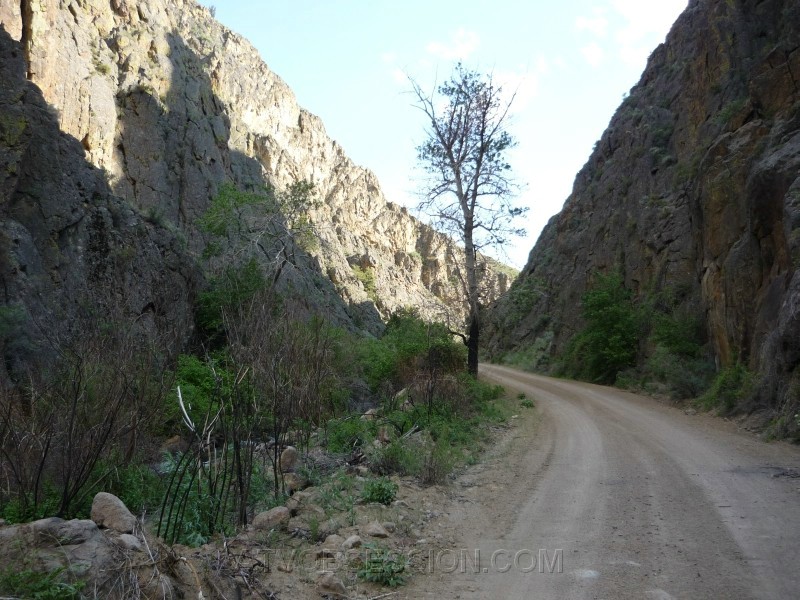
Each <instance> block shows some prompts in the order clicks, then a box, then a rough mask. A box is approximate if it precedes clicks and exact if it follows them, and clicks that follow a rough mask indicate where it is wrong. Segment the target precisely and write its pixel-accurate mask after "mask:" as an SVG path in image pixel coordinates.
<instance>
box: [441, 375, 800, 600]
mask: <svg viewBox="0 0 800 600" xmlns="http://www.w3.org/2000/svg"><path fill="white" fill-rule="evenodd" d="M481 375H482V377H484V378H486V379H489V380H494V381H496V382H498V383H501V384H502V385H504V386H505V387H506V389H507V390H508V391H509V392H514V393H518V392H523V393H525V394H526V395H527V396H528V397H529V398H533V399H534V400H535V403H536V407H537V409H538V410H539V411H540V412H541V419H542V420H541V423H540V425H539V428H538V430H537V432H536V435H535V436H533V437H532V445H531V447H530V448H529V449H523V450H522V452H521V453H520V454H521V455H522V456H521V457H520V458H519V459H518V460H516V462H515V461H514V460H513V458H514V456H513V455H512V456H509V457H508V459H509V463H513V466H511V467H509V468H513V469H514V477H513V478H512V483H509V484H508V489H507V490H505V492H504V493H502V494H499V495H498V498H497V502H498V503H500V502H503V500H504V499H507V501H508V503H509V506H508V507H507V509H508V511H509V512H508V514H509V518H508V520H507V521H505V522H502V521H503V520H502V519H500V518H498V519H497V520H496V521H497V522H496V523H495V527H494V533H495V535H488V533H487V531H477V532H474V534H473V539H472V542H473V543H474V545H475V546H476V547H478V548H479V549H480V550H481V566H482V567H483V568H481V569H479V570H478V571H479V572H478V573H477V574H473V575H471V576H470V575H467V577H468V579H469V581H468V586H467V585H466V584H465V582H464V581H463V580H462V581H461V582H458V585H457V586H456V587H457V589H459V590H460V591H459V593H458V596H459V597H462V598H463V597H474V598H509V599H516V598H525V599H543V600H544V599H549V598H559V599H561V598H608V599H621V598H652V599H664V600H667V599H669V598H736V599H746V598H776V599H777V598H781V599H783V598H800V478H799V477H798V476H800V449H798V448H797V447H794V446H791V445H789V444H785V443H772V444H770V443H765V442H761V441H759V440H758V439H756V438H755V437H754V436H752V435H751V434H747V433H744V432H739V431H737V430H736V428H735V427H734V426H733V425H732V424H731V423H727V422H725V421H723V420H721V419H716V418H713V417H709V416H705V415H687V414H685V413H684V412H683V411H681V410H678V409H676V408H674V407H670V406H665V405H663V404H660V403H658V402H656V401H654V400H652V399H649V398H644V397H641V396H637V395H635V394H631V393H627V392H623V391H620V390H617V389H613V388H606V387H601V386H596V385H591V384H586V383H577V382H569V381H563V380H556V379H551V378H547V377H542V376H537V375H532V374H528V373H522V372H519V371H515V370H513V369H510V368H506V367H499V366H492V365H481ZM526 453H527V455H528V456H527V457H526V456H525V454H526ZM512 488H518V489H516V491H515V490H514V489H512ZM498 514H499V513H498ZM473 522H475V521H473ZM501 522H502V524H501ZM477 523H480V521H479V520H478V521H477ZM478 528H480V525H478ZM484 529H488V528H487V527H484ZM464 539H465V540H469V534H465V538H464ZM498 548H502V549H504V550H506V551H507V552H506V554H505V555H501V556H500V557H499V560H498V561H495V560H494V559H491V558H488V559H487V556H490V555H491V554H492V553H493V552H496V551H497V549H498ZM522 550H526V551H528V550H529V551H530V553H527V554H526V553H524V552H523V553H522V554H521V555H520V556H521V558H520V560H519V561H518V562H519V564H513V562H514V561H513V559H511V557H513V556H516V554H515V553H516V552H518V551H522ZM540 550H543V551H544V552H545V554H544V555H541V554H540ZM557 550H561V551H563V554H562V555H561V556H562V557H563V561H562V564H560V565H559V564H556V563H555V562H554V559H555V557H556V551H557ZM532 556H537V557H538V558H539V564H538V565H536V568H532V567H533V566H534V563H533V562H532V560H531V559H532ZM542 558H545V561H542V560H541V559H542ZM547 560H549V561H550V562H549V563H548V562H547ZM542 562H544V564H542ZM494 563H499V564H494ZM509 564H511V568H509V569H505V567H506V566H508V565H509ZM550 571H554V572H552V573H551V572H550ZM558 571H561V572H558ZM454 583H455V582H454Z"/></svg>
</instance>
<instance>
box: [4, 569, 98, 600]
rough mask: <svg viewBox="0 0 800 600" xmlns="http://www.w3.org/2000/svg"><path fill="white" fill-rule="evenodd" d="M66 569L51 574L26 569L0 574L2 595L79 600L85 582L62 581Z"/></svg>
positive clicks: (35, 598)
mask: <svg viewBox="0 0 800 600" xmlns="http://www.w3.org/2000/svg"><path fill="white" fill-rule="evenodd" d="M63 572H64V568H63V567H62V568H59V569H56V570H54V571H50V572H49V573H41V572H38V571H32V570H30V569H26V570H24V571H3V572H2V573H0V593H3V594H10V595H12V596H14V597H16V598H26V599H30V600H79V599H80V598H81V589H82V588H83V586H84V583H83V582H80V581H79V582H74V583H67V582H64V581H62V579H63Z"/></svg>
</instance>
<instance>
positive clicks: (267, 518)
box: [253, 506, 292, 531]
mask: <svg viewBox="0 0 800 600" xmlns="http://www.w3.org/2000/svg"><path fill="white" fill-rule="evenodd" d="M291 517H292V513H291V512H289V509H288V508H286V507H285V506H276V507H275V508H271V509H270V510H268V511H266V512H262V513H259V514H257V515H256V516H255V518H254V519H253V527H255V528H256V529H258V530H262V531H264V530H270V529H275V528H277V527H281V526H284V525H286V523H288V522H289V519H290V518H291Z"/></svg>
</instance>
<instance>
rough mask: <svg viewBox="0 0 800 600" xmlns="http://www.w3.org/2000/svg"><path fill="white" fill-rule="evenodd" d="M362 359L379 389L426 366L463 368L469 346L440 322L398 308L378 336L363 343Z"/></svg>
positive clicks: (446, 369) (449, 370)
mask: <svg viewBox="0 0 800 600" xmlns="http://www.w3.org/2000/svg"><path fill="white" fill-rule="evenodd" d="M359 349H360V354H359V357H358V360H359V363H360V364H361V365H362V367H363V371H364V378H365V379H366V381H367V383H369V385H370V387H371V388H372V389H373V390H375V391H377V390H379V388H381V386H382V385H385V384H389V385H390V386H391V388H392V389H394V390H397V389H400V388H402V387H404V386H405V385H407V384H408V383H410V382H411V381H413V379H414V378H415V377H416V375H417V374H418V373H419V372H420V371H422V370H425V369H427V370H428V371H429V372H430V371H431V370H433V371H436V372H437V373H438V374H444V373H452V372H456V371H459V370H462V369H463V368H464V366H465V364H466V348H464V346H463V345H462V344H458V343H456V342H454V341H453V338H452V336H451V335H450V333H449V331H448V330H447V328H446V327H445V326H444V325H443V324H441V323H427V322H425V321H423V320H422V319H420V318H419V316H418V315H417V313H416V312H415V311H413V310H399V311H397V312H396V313H395V314H393V315H392V317H391V318H390V319H389V322H388V323H387V324H386V331H385V332H384V334H383V336H382V337H381V339H379V340H373V341H371V342H368V343H365V344H361V345H360V347H359Z"/></svg>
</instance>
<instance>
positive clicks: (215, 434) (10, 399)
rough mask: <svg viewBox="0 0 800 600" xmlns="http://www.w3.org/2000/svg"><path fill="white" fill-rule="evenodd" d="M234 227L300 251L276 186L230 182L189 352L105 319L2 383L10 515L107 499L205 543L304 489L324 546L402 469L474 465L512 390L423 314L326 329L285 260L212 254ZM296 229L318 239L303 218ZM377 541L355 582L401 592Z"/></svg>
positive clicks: (1, 500)
mask: <svg viewBox="0 0 800 600" xmlns="http://www.w3.org/2000/svg"><path fill="white" fill-rule="evenodd" d="M309 191H310V189H309V188H308V187H304V188H302V189H300V188H295V189H294V192H296V193H297V194H300V196H303V194H307V193H309ZM294 202H295V203H296V204H298V205H301V206H305V205H307V204H308V199H307V198H305V197H304V196H303V197H300V198H299V199H298V197H295V198H294ZM234 222H236V223H238V225H237V227H245V226H246V228H247V232H248V233H247V235H252V236H253V237H254V238H258V240H259V243H260V247H259V248H257V251H263V248H264V246H265V243H266V242H265V240H269V239H271V236H272V235H273V233H270V232H277V233H274V243H275V244H277V245H278V247H279V250H278V256H282V257H283V260H284V262H285V261H286V260H289V258H290V257H291V252H292V249H291V246H290V244H289V243H287V242H286V241H285V239H283V238H281V237H280V235H279V234H280V230H281V228H286V227H288V225H287V223H286V222H285V221H282V220H281V219H280V218H278V217H276V216H275V215H274V202H273V201H272V200H269V196H258V195H253V194H242V193H239V192H237V191H236V190H233V189H231V188H223V189H222V190H221V193H220V196H218V197H217V198H216V199H215V201H214V202H213V203H212V207H211V209H210V210H209V212H208V213H207V214H206V215H205V217H204V218H203V220H202V223H201V224H202V225H203V226H204V227H205V228H206V229H207V231H208V232H209V235H210V239H211V242H210V243H209V248H210V250H209V252H207V260H208V261H209V267H208V269H209V274H210V277H209V279H210V282H211V284H210V287H209V288H208V289H207V290H206V291H205V292H204V293H203V294H202V295H200V297H199V298H198V304H197V326H198V331H199V339H198V340H197V343H196V345H195V348H196V350H195V351H193V352H191V353H185V354H181V355H178V356H169V355H168V354H167V352H166V348H167V347H168V345H167V344H166V343H165V344H161V345H159V344H158V343H154V342H153V341H152V340H149V341H144V340H143V339H142V337H141V336H139V335H137V333H136V330H135V329H134V328H133V327H132V326H131V325H129V324H125V323H101V324H98V325H97V327H96V330H95V331H92V332H84V334H83V335H81V336H78V337H76V338H75V341H74V342H71V343H64V342H62V341H60V340H55V339H50V340H47V344H49V346H48V348H47V350H48V352H47V353H44V352H42V353H41V355H42V356H45V354H46V356H47V360H48V361H52V362H49V364H48V366H46V365H45V364H39V365H35V364H32V365H31V366H30V368H29V370H28V372H27V374H26V377H25V378H20V379H18V380H17V381H16V382H15V383H14V385H9V386H3V387H2V388H0V475H2V479H0V481H2V484H1V487H0V518H3V519H5V520H6V521H7V522H8V523H19V522H26V521H30V520H33V519H38V518H43V517H49V516H59V517H63V518H73V517H81V518H86V517H87V516H88V515H89V511H90V507H91V502H92V499H93V497H94V495H95V494H96V493H97V492H99V491H106V492H111V493H113V494H115V495H117V496H118V497H119V498H120V499H122V500H123V502H124V503H125V504H126V505H127V506H128V508H130V509H131V511H133V512H134V513H135V514H137V515H140V516H143V518H144V522H145V524H146V527H147V528H148V529H149V530H150V531H151V532H153V533H155V534H157V535H158V536H160V537H161V538H162V539H163V540H164V541H165V542H166V543H168V544H173V543H181V544H185V545H189V546H199V545H202V544H205V543H207V542H209V541H213V540H214V539H217V538H220V537H221V536H225V537H230V536H234V535H236V533H237V532H239V531H242V530H243V529H244V528H245V527H247V526H248V525H252V524H253V521H254V517H255V516H256V515H258V514H259V513H262V512H265V511H268V510H269V509H271V508H273V507H278V506H282V505H284V504H286V503H287V502H288V501H289V499H290V498H291V497H292V496H293V495H294V494H297V493H298V492H299V491H300V490H303V489H304V488H308V487H309V486H310V487H311V488H312V489H314V490H316V491H315V492H314V496H313V497H314V502H315V503H316V505H317V506H318V507H319V511H320V512H319V514H314V515H312V516H307V517H306V518H304V520H303V521H302V524H301V525H298V526H297V527H295V531H293V532H292V534H291V537H293V538H297V537H299V538H301V539H305V540H307V541H308V542H310V543H315V542H319V541H322V540H323V539H325V537H326V535H328V534H330V533H331V531H335V529H333V530H332V529H331V524H330V522H331V520H332V519H336V520H337V523H338V524H339V526H345V525H348V524H349V525H354V524H355V521H356V508H357V507H358V506H360V505H368V506H369V505H373V504H377V505H381V506H390V505H392V503H393V502H394V501H395V498H396V495H397V492H398V483H397V482H398V477H404V478H414V480H415V481H417V482H418V483H419V484H420V485H431V484H440V483H443V482H445V481H446V480H447V478H448V477H449V476H450V474H451V473H453V471H454V469H457V468H458V467H459V466H461V465H464V464H467V463H473V462H475V461H477V460H478V454H479V452H480V451H481V448H482V446H483V445H484V444H485V443H486V442H488V441H489V439H490V427H492V426H495V425H499V424H502V423H503V422H505V420H506V418H507V417H508V416H509V413H508V408H507V406H506V403H504V402H502V401H500V398H501V395H502V389H501V388H499V387H497V386H491V385H488V384H485V383H483V382H480V381H478V380H476V379H475V378H474V377H472V376H470V375H468V374H467V373H466V362H467V357H466V348H465V346H464V344H463V343H461V342H460V341H455V340H454V338H453V336H452V334H451V333H450V332H449V331H448V329H447V328H446V327H445V326H444V325H442V324H438V323H432V322H427V321H425V320H423V319H422V318H420V317H419V315H418V314H417V313H416V312H415V311H414V310H412V309H409V310H403V311H399V312H398V313H396V314H395V315H393V316H392V318H391V319H390V320H389V322H388V323H387V324H386V328H385V331H384V333H383V334H382V335H381V336H380V337H378V338H371V337H364V336H363V335H358V334H354V333H350V332H347V331H344V330H342V329H338V328H336V327H333V326H331V325H330V324H328V323H326V322H325V321H324V320H323V319H322V318H320V317H319V316H317V315H314V314H311V313H310V312H309V311H307V310H304V309H302V308H298V304H297V303H294V302H291V301H290V300H289V298H288V297H287V295H286V292H285V291H282V290H281V289H280V286H278V285H276V282H277V281H278V275H279V273H278V275H276V272H277V271H279V270H280V269H282V268H283V267H284V262H281V261H277V262H276V263H272V264H271V266H270V268H269V269H265V268H264V267H263V264H262V263H259V262H258V261H256V260H255V257H254V256H252V255H248V254H247V252H245V251H241V252H239V253H238V254H237V257H238V260H237V261H229V262H227V263H225V264H222V263H217V262H216V257H217V256H219V254H218V252H219V250H220V249H221V248H225V247H226V246H228V247H229V246H230V243H231V242H230V240H229V239H228V237H227V236H229V234H230V230H231V228H232V227H233V223H234ZM295 222H296V223H300V224H301V225H300V226H301V228H302V232H303V235H304V236H305V235H307V234H308V229H307V228H308V220H307V219H303V218H302V215H300V216H298V217H297V218H296V220H295ZM242 223H244V225H242ZM259 227H262V228H266V230H267V233H269V235H267V233H264V234H263V235H262V234H261V233H259V232H258V228H259ZM262 233H263V232H262ZM287 449H292V450H293V451H296V453H297V458H295V459H292V460H293V461H295V460H296V463H297V464H296V465H293V466H291V467H287V465H286V464H284V463H286V462H288V461H289V458H287V454H286V452H288V450H287ZM287 539H288V538H287ZM265 543H269V544H274V543H280V541H279V540H276V539H275V538H270V540H268V541H265ZM381 548H382V547H380V548H379V547H376V549H375V552H373V556H372V559H371V560H373V563H374V564H373V563H369V564H362V565H361V566H360V569H361V571H360V572H359V577H362V578H363V579H364V580H366V581H375V582H378V583H382V584H385V585H389V586H395V585H400V584H402V583H403V582H404V581H405V579H406V577H407V574H405V573H404V572H403V571H404V567H403V565H404V564H405V558H404V557H403V556H397V555H395V554H393V553H391V552H389V551H388V550H386V549H385V548H383V549H381ZM376 561H377V562H376ZM378 563H380V568H379V569H378V567H377V566H376V565H378ZM375 569H378V570H377V571H376V570H375ZM14 581H16V580H14ZM2 582H5V583H2ZM0 583H2V586H0V587H3V589H1V590H0V591H7V592H8V593H15V590H16V589H18V587H15V586H18V584H17V583H13V582H12V579H8V580H7V581H6V580H0ZM12 583H13V585H12ZM19 585H22V584H19ZM48 597H49V596H48ZM59 597H60V596H59Z"/></svg>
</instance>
